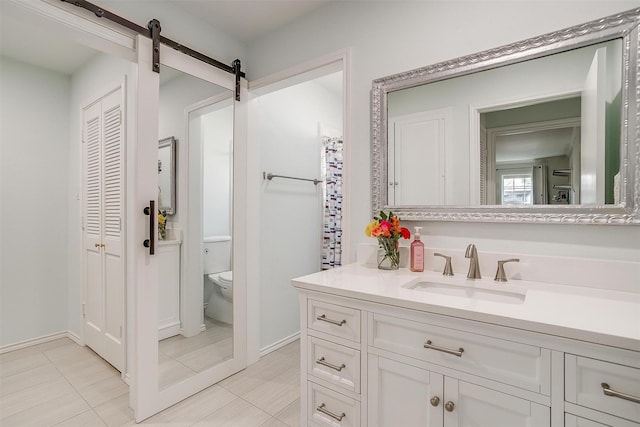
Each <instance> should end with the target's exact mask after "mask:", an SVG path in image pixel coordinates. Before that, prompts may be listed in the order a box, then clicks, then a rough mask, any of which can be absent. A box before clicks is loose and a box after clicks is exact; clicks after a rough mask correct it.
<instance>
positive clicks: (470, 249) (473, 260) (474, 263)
mask: <svg viewBox="0 0 640 427" xmlns="http://www.w3.org/2000/svg"><path fill="white" fill-rule="evenodd" d="M464 257H465V258H469V259H470V261H469V272H468V273H467V278H469V279H481V278H482V276H480V264H479V263H478V251H477V250H476V245H474V244H473V243H471V244H470V245H469V246H467V251H466V252H465V254H464Z"/></svg>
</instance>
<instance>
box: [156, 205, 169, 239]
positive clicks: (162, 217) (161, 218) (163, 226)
mask: <svg viewBox="0 0 640 427" xmlns="http://www.w3.org/2000/svg"><path fill="white" fill-rule="evenodd" d="M165 237H167V211H158V240H164V238H165Z"/></svg>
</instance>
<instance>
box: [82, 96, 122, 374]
mask: <svg viewBox="0 0 640 427" xmlns="http://www.w3.org/2000/svg"><path fill="white" fill-rule="evenodd" d="M122 104H123V89H122V88H118V89H116V90H114V91H112V92H110V93H109V94H107V95H105V96H104V97H103V98H101V99H99V100H98V101H96V102H95V103H93V104H92V105H90V106H89V107H87V108H85V109H84V111H83V114H84V115H83V125H84V126H83V164H84V174H83V188H84V192H83V217H84V221H83V229H84V233H83V235H84V236H83V252H84V270H83V271H84V302H83V304H84V306H83V316H84V340H85V343H86V344H87V345H88V346H89V347H91V348H92V349H93V350H95V351H96V353H98V354H99V355H100V356H101V357H103V358H104V359H105V360H107V361H108V362H109V363H111V364H112V365H113V366H115V367H116V368H117V369H119V370H120V371H122V370H123V369H124V363H125V351H124V319H125V270H124V241H123V240H124V239H123V230H122V228H123V227H122V216H123V208H124V191H123V181H124V179H123V178H124V177H123V169H124V168H123V165H124V162H123V151H124V150H123V146H124V138H123V135H124V126H123V115H122Z"/></svg>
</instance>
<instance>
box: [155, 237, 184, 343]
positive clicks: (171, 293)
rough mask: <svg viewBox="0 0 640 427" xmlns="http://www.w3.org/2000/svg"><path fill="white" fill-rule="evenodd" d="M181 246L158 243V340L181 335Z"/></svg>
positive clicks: (172, 242)
mask: <svg viewBox="0 0 640 427" xmlns="http://www.w3.org/2000/svg"><path fill="white" fill-rule="evenodd" d="M181 244H182V241H181V240H159V241H158V247H157V250H156V253H157V256H158V340H163V339H165V338H169V337H172V336H174V335H178V334H179V333H180V245H181Z"/></svg>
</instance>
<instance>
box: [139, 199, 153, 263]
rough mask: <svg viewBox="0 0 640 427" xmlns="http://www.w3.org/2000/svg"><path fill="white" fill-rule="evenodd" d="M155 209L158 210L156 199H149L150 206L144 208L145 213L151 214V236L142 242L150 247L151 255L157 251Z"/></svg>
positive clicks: (146, 246)
mask: <svg viewBox="0 0 640 427" xmlns="http://www.w3.org/2000/svg"><path fill="white" fill-rule="evenodd" d="M155 211H156V201H155V200H149V206H147V207H145V208H144V214H145V215H149V238H148V239H145V240H144V242H142V245H143V246H144V247H145V248H149V255H154V254H155V253H156V239H155V234H156V233H155V231H156V227H155V224H154V223H153V221H154V218H155V217H156V215H155Z"/></svg>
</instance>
